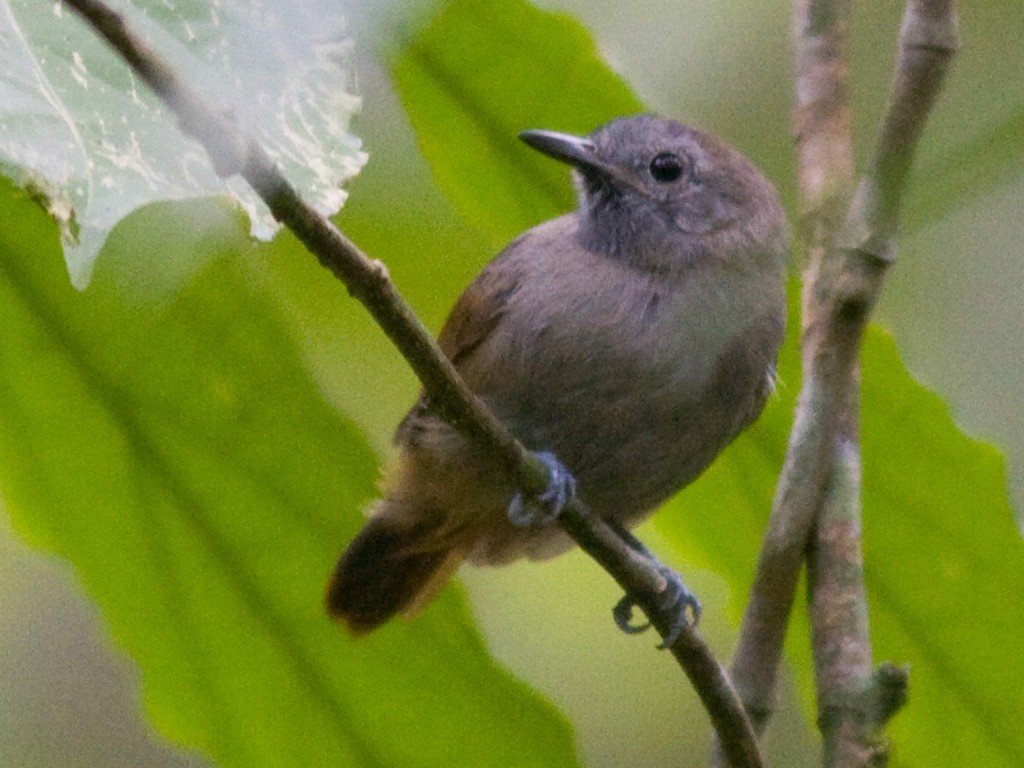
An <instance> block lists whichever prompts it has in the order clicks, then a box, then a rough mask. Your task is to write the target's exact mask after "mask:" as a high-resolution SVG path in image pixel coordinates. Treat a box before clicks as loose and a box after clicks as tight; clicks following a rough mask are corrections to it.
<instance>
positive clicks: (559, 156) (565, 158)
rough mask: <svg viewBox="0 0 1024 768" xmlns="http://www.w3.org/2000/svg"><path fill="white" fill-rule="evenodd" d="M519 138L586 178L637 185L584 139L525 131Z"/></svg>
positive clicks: (552, 132) (545, 132) (547, 132)
mask: <svg viewBox="0 0 1024 768" xmlns="http://www.w3.org/2000/svg"><path fill="white" fill-rule="evenodd" d="M519 138H520V139H522V140H523V141H524V142H525V143H526V144H527V145H529V146H530V147H532V148H533V149H536V150H537V151H538V152H543V153H544V154H545V155H547V156H548V157H553V158H555V159H556V160H561V161H562V162H563V163H568V164H569V165H571V166H573V167H574V168H578V169H579V170H580V171H582V172H583V173H584V175H588V176H592V175H594V174H597V175H598V176H602V177H604V178H605V179H609V180H616V181H618V182H620V183H623V184H626V185H628V186H631V187H635V186H636V184H635V182H634V181H633V180H631V179H630V178H629V177H628V176H627V175H626V174H625V173H623V172H622V171H621V170H620V169H619V168H617V167H616V166H614V165H612V164H611V163H609V162H607V161H606V160H603V159H602V158H601V157H600V156H599V155H598V153H597V147H596V146H595V145H594V142H592V141H591V140H590V139H588V138H586V137H585V136H574V135H572V134H571V133H559V132H557V131H523V132H522V133H520V134H519Z"/></svg>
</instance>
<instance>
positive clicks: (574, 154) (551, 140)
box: [519, 131, 600, 170]
mask: <svg viewBox="0 0 1024 768" xmlns="http://www.w3.org/2000/svg"><path fill="white" fill-rule="evenodd" d="M519 138H520V139H522V140H523V141H524V142H525V143H526V144H527V145H528V146H530V147H533V149H536V150H537V151H538V152H543V153H544V154H545V155H547V156H548V157H553V158H555V159H556V160H561V161H562V162H563V163H568V164H569V165H575V166H582V167H584V168H591V167H594V165H595V164H597V152H596V148H595V147H594V142H592V141H591V140H590V139H588V138H585V137H583V136H573V135H572V134H571V133H558V132H557V131H523V132H522V133H520V134H519ZM594 170H600V168H594Z"/></svg>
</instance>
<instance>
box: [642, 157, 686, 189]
mask: <svg viewBox="0 0 1024 768" xmlns="http://www.w3.org/2000/svg"><path fill="white" fill-rule="evenodd" d="M683 170H684V166H683V161H682V159H681V158H680V157H679V155H675V154H673V153H671V152H661V153H660V154H657V155H655V156H654V159H653V160H651V165H650V171H651V176H653V177H654V180H655V181H658V182H661V183H662V184H668V183H669V182H672V181H675V180H676V179H678V178H679V177H680V176H682V175H683Z"/></svg>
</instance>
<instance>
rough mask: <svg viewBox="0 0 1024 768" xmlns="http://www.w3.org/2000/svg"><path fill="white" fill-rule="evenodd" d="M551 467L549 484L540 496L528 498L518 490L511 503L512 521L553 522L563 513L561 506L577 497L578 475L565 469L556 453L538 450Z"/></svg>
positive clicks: (544, 461) (518, 523) (524, 523)
mask: <svg viewBox="0 0 1024 768" xmlns="http://www.w3.org/2000/svg"><path fill="white" fill-rule="evenodd" d="M534 455H535V456H536V457H537V458H538V459H540V461H541V462H542V463H543V464H544V465H545V466H546V467H547V468H548V470H549V472H550V475H549V480H548V487H547V488H545V489H544V492H543V493H541V494H540V495H539V496H536V497H534V498H531V499H527V498H525V497H524V496H523V492H522V491H521V490H519V491H516V495H515V496H513V497H512V503H510V504H509V505H508V519H509V520H510V521H511V522H512V524H513V525H516V526H519V527H526V526H529V525H550V524H551V523H553V522H554V521H555V520H556V519H557V518H558V516H559V515H560V514H561V513H562V509H563V508H564V507H565V505H566V504H568V503H569V502H570V501H571V500H572V499H574V498H576V478H575V477H573V476H572V473H571V472H570V471H569V470H568V469H566V467H565V465H564V464H562V462H560V461H559V460H558V458H557V457H556V456H555V454H553V453H549V452H547V451H539V452H537V453H536V454H534Z"/></svg>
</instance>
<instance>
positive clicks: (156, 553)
mask: <svg viewBox="0 0 1024 768" xmlns="http://www.w3.org/2000/svg"><path fill="white" fill-rule="evenodd" d="M0 191H2V195H0V328H2V329H3V332H2V333H0V490H2V492H3V495H4V499H5V503H6V506H7V507H8V509H9V511H10V513H11V515H12V518H13V520H14V523H15V527H16V529H17V530H18V531H19V532H20V533H21V535H22V536H24V537H25V538H26V539H27V540H29V541H30V542H32V543H34V544H35V545H36V546H39V547H43V548H45V549H48V550H52V551H54V552H57V553H59V554H61V555H62V556H64V557H66V558H67V559H68V560H70V561H71V562H72V563H73V564H74V566H75V568H76V570H77V573H78V575H79V577H80V578H81V580H82V582H83V583H84V585H85V586H86V588H87V589H88V591H89V593H90V594H91V595H93V596H94V597H95V598H96V600H97V602H98V603H99V605H100V607H101V610H102V611H103V614H104V616H105V617H106V619H107V621H108V622H109V625H110V627H111V630H112V633H113V635H114V636H115V638H116V639H117V641H118V643H119V644H121V645H122V646H123V647H124V648H125V649H126V650H128V651H129V652H130V654H131V655H132V656H133V658H135V659H136V661H137V662H138V664H139V666H140V668H141V670H142V676H143V679H144V690H145V698H146V702H147V705H148V708H149V710H150V712H151V713H152V715H153V718H154V720H155V721H156V722H157V723H158V725H159V726H160V728H161V729H162V730H163V732H164V733H165V734H167V735H168V736H169V737H171V738H172V739H174V740H175V741H178V742H180V743H184V744H189V745H192V746H195V747H197V748H200V749H202V750H203V751H205V752H207V753H208V754H210V755H212V756H213V757H214V758H215V759H216V760H217V761H218V763H219V764H222V765H225V766H256V765H274V766H303V767H306V766H341V765H353V766H355V765H359V766H371V765H408V766H417V765H418V766H436V765H467V766H488V765H490V766H507V765H533V766H542V765H543V766H548V765H566V764H571V763H572V762H573V760H574V758H573V746H572V743H571V736H570V734H569V731H568V728H567V727H566V726H565V723H564V721H562V720H561V718H560V717H559V716H558V715H557V714H555V713H554V712H553V711H552V710H551V708H550V707H549V706H548V705H546V704H544V703H543V702H541V701H539V700H538V699H537V698H536V697H535V696H534V695H533V694H531V693H529V692H527V691H526V690H525V689H524V688H523V687H522V686H521V685H519V684H518V683H516V682H514V681H513V680H512V679H511V678H510V677H509V676H508V674H507V673H505V672H503V671H501V670H499V669H497V668H496V667H495V666H494V664H493V663H492V662H491V661H490V659H489V657H488V656H487V654H486V652H485V650H484V648H483V645H482V643H481V642H480V639H479V638H478V636H477V635H476V634H475V632H474V631H473V630H472V629H471V628H470V622H469V619H468V617H467V614H466V611H465V608H464V606H463V604H462V599H461V596H460V595H459V593H458V592H457V591H456V590H449V591H447V592H446V593H445V595H443V596H442V598H441V599H440V600H439V602H438V603H437V604H436V605H435V606H433V607H432V608H431V609H429V610H428V612H427V613H426V614H425V615H424V616H422V617H421V618H420V619H419V620H418V621H416V622H415V623H412V624H405V623H402V622H395V623H393V624H392V625H391V626H388V627H386V628H384V629H382V630H381V631H379V632H378V633H376V634H375V635H374V636H372V637H370V638H366V639H364V640H361V641H358V642H354V641H352V640H350V639H349V638H348V637H347V636H346V635H345V633H344V632H343V631H342V630H341V629H340V628H338V627H337V626H334V625H333V624H332V623H331V622H330V621H329V620H328V619H327V618H326V616H325V615H324V612H323V609H322V607H321V591H322V585H323V583H324V581H325V579H326V577H327V574H328V573H329V571H330V568H331V567H332V565H333V561H334V559H335V558H336V557H337V555H338V552H339V550H340V548H341V545H342V543H343V542H344V541H346V540H347V539H348V538H350V537H351V536H352V535H353V534H354V532H355V530H356V529H357V527H358V526H359V525H360V523H361V514H360V512H359V509H360V507H361V506H362V505H363V504H364V503H365V502H366V501H367V500H368V499H369V498H370V497H371V496H372V494H373V480H374V477H375V476H376V473H377V468H376V459H375V457H374V456H373V455H372V452H371V451H370V450H369V449H368V447H367V445H366V443H365V440H364V439H363V437H362V436H361V435H360V434H359V433H358V432H357V431H356V430H355V429H354V428H353V427H352V426H351V424H350V423H349V422H347V421H346V420H345V419H343V418H341V417H340V416H339V415H338V414H337V413H335V412H334V411H332V410H331V409H330V408H329V407H328V406H327V405H326V404H325V403H324V402H323V400H322V397H321V395H320V392H319V390H318V389H317V387H316V386H315V385H313V384H312V383H311V381H310V380H309V378H308V376H307V374H306V372H305V370H304V368H303V366H302V365H301V361H300V360H299V356H298V354H297V352H296V350H295V348H294V346H293V343H292V341H291V339H290V337H289V336H288V335H287V334H286V333H285V332H284V331H283V330H282V327H281V325H280V322H279V320H278V318H277V313H276V312H275V311H274V308H273V304H272V303H271V302H268V301H266V299H265V297H264V296H262V294H261V293H260V292H259V291H257V290H255V289H254V288H253V287H252V286H253V279H252V277H251V276H249V275H247V272H246V268H245V265H244V261H243V260H242V259H241V257H240V256H239V255H238V254H230V253H222V254H221V255H220V258H213V259H212V260H211V262H210V264H209V266H208V267H207V268H206V269H205V270H203V271H202V272H201V273H200V274H199V275H197V276H196V277H195V278H194V279H193V280H192V281H191V282H189V283H188V284H186V285H185V286H184V287H183V288H182V289H181V290H180V291H179V292H178V293H177V294H176V295H174V296H173V297H170V298H168V297H166V296H164V297H163V298H161V299H159V300H153V299H147V298H146V297H144V296H140V295H139V293H138V292H137V291H134V290H133V289H132V287H131V281H123V280H118V279H115V278H116V275H115V274H113V272H112V271H105V269H104V267H103V266H102V265H101V268H100V271H99V273H98V277H97V279H96V281H95V284H94V286H93V288H92V289H91V290H90V291H88V292H86V293H77V292H75V291H74V290H73V289H72V288H71V286H69V285H68V283H67V280H66V279H65V278H64V276H63V274H62V271H61V269H60V259H59V255H58V250H57V238H56V234H55V232H54V230H53V227H52V226H51V225H50V223H49V222H48V221H47V220H46V218H45V216H43V214H42V213H41V211H40V210H39V209H38V208H36V207H35V206H34V205H33V204H32V203H31V202H30V201H28V200H27V199H26V198H24V197H23V196H20V195H18V194H17V193H16V192H14V191H13V190H12V189H11V188H10V187H9V186H3V187H2V188H0ZM137 247H138V246H137V245H136V248H137ZM135 255H137V254H132V253H121V254H116V253H115V254H111V261H110V264H111V269H112V270H114V269H115V267H116V265H117V264H119V263H122V262H123V261H125V260H129V259H131V258H132V257H133V256H135ZM126 284H127V286H128V287H125V286H126Z"/></svg>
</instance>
